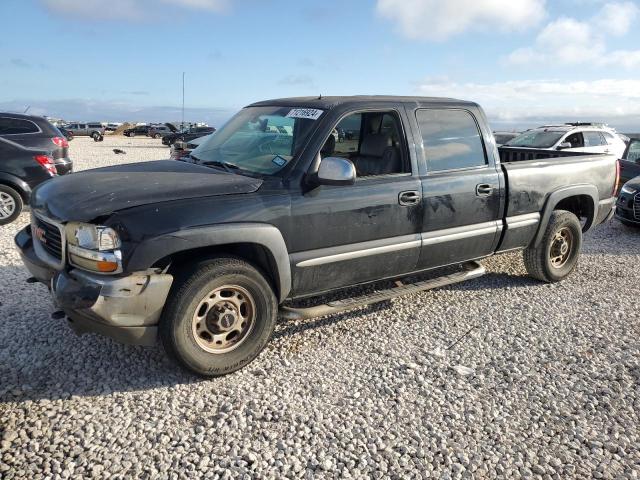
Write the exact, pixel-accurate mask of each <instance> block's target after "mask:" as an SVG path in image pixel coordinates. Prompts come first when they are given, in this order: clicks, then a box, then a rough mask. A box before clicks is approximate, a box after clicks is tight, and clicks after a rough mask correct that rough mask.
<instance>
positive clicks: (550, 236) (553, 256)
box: [523, 210, 582, 283]
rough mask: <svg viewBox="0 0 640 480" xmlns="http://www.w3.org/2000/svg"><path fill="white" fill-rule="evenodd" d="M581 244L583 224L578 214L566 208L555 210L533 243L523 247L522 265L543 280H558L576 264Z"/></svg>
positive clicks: (535, 276)
mask: <svg viewBox="0 0 640 480" xmlns="http://www.w3.org/2000/svg"><path fill="white" fill-rule="evenodd" d="M581 247H582V227H581V225H580V221H579V220H578V217H576V216H575V215H574V214H573V213H571V212H567V211H566V210H556V211H554V212H553V213H552V214H551V217H550V218H549V223H548V225H547V228H546V230H545V232H544V235H543V237H542V241H541V242H540V244H539V245H538V246H536V247H529V248H527V249H525V251H524V255H523V256H524V265H525V267H526V269H527V272H528V273H529V275H530V276H531V277H533V278H536V279H538V280H542V281H543V282H549V283H551V282H559V281H560V280H563V279H565V278H566V277H568V276H569V275H570V274H571V272H573V270H574V269H575V267H576V265H577V264H578V257H579V256H580V248H581Z"/></svg>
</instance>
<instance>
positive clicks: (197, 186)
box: [31, 160, 262, 222]
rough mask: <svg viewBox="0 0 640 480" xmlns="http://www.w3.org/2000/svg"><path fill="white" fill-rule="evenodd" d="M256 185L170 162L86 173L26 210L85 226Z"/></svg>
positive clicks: (63, 181) (53, 184) (54, 187)
mask: <svg viewBox="0 0 640 480" xmlns="http://www.w3.org/2000/svg"><path fill="white" fill-rule="evenodd" d="M261 185H262V180H260V179H256V178H252V177H245V176H242V175H236V174H233V173H226V172H223V171H220V170H216V169H213V168H208V167H204V166H202V165H195V164H192V163H185V162H178V161H173V160H160V161H153V162H141V163H131V164H128V165H118V166H114V167H106V168H98V169H95V170H87V171H84V172H80V173H74V174H72V175H65V176H64V177H57V178H54V179H52V180H49V181H47V182H45V183H43V184H42V185H40V186H39V187H38V188H36V189H35V190H34V192H33V194H32V196H31V208H32V209H33V210H36V211H39V212H41V213H43V214H44V215H46V216H48V217H51V218H55V219H58V220H61V221H63V222H66V221H77V222H89V221H91V220H93V219H95V218H97V217H101V216H103V215H109V214H111V213H113V212H116V211H118V210H123V209H126V208H132V207H136V206H140V205H149V204H152V203H158V202H167V201H172V200H183V199H188V198H198V197H208V196H214V195H232V194H240V193H251V192H255V191H256V190H258V188H260V186H261Z"/></svg>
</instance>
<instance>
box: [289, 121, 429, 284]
mask: <svg viewBox="0 0 640 480" xmlns="http://www.w3.org/2000/svg"><path fill="white" fill-rule="evenodd" d="M343 131H345V132H350V133H349V135H346V136H345V135H337V134H335V132H343ZM320 155H321V157H323V158H326V157H328V156H333V157H336V156H339V157H343V158H347V159H349V160H350V161H352V162H353V163H354V165H355V167H356V172H357V179H356V182H355V184H354V185H348V186H327V185H323V186H320V187H316V188H314V189H313V190H311V191H308V192H306V193H304V194H300V195H294V197H293V198H292V199H291V215H292V233H291V241H290V245H289V248H290V252H291V268H292V277H293V290H292V294H293V295H294V296H302V295H308V294H312V293H320V292H322V291H325V290H332V289H335V288H339V287H343V286H347V285H354V284H358V283H364V282H368V281H373V280H377V279H382V278H387V277H394V276H398V275H402V274H404V273H408V272H411V271H413V270H414V269H415V266H416V263H417V261H418V257H419V254H420V245H421V241H420V231H421V227H422V204H421V198H420V192H421V187H420V179H419V178H418V176H417V175H414V174H413V173H414V172H412V167H411V162H410V159H409V150H408V146H407V142H406V138H405V135H404V129H403V124H402V120H401V113H400V112H399V111H396V110H388V111H368V112H362V113H353V114H350V115H347V116H345V117H343V118H342V120H341V121H340V122H339V123H338V124H337V125H335V126H334V128H332V129H331V130H330V131H329V132H327V141H326V142H325V146H324V147H323V148H322V151H321V152H320Z"/></svg>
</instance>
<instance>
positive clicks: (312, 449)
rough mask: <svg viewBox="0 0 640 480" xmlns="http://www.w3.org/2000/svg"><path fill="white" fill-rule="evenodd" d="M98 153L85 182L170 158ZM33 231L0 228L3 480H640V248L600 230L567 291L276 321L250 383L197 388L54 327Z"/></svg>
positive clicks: (81, 155)
mask: <svg viewBox="0 0 640 480" xmlns="http://www.w3.org/2000/svg"><path fill="white" fill-rule="evenodd" d="M85 140H86V139H76V140H74V141H73V142H72V144H71V145H72V147H71V152H72V155H73V157H74V158H75V159H76V165H77V166H78V167H79V168H88V167H90V166H97V165H102V164H113V163H116V162H123V161H133V160H139V159H142V158H143V157H144V158H163V157H166V155H167V152H168V150H167V149H166V148H163V147H158V146H157V145H158V142H159V141H153V140H146V139H139V138H136V139H132V140H122V139H120V140H118V139H113V138H109V137H107V138H105V141H104V142H103V143H101V144H94V143H93V142H92V141H85ZM113 146H118V148H123V149H124V150H126V151H127V155H118V156H116V155H114V154H112V153H110V148H112V147H113ZM26 222H27V217H26V216H25V215H23V216H22V218H21V219H20V221H18V222H16V223H14V224H13V225H11V226H9V227H0V228H1V230H0V302H1V305H0V319H2V322H0V427H1V429H2V433H0V437H1V438H0V441H1V443H0V477H1V478H5V479H11V478H20V479H22V478H30V479H37V478H45V477H46V478H53V477H57V478H70V477H75V478H87V477H93V478H107V477H110V478H111V477H113V478H124V477H133V478H140V477H153V478H195V477H198V476H200V477H205V478H231V477H234V478H235V477H243V476H244V477H245V478H255V477H268V478H276V477H296V478H297V477H305V478H316V477H317V478H348V477H350V476H351V477H355V478H362V477H374V478H382V477H385V478H386V477H394V478H408V477H422V478H427V477H437V478H470V477H473V478H516V477H530V478H545V479H548V478H556V479H560V478H562V479H565V478H576V477H578V478H585V477H589V478H590V477H593V478H632V479H634V478H639V477H640V449H639V445H640V340H639V338H640V335H639V334H640V319H639V315H638V311H639V301H638V288H639V286H640V231H633V230H630V229H627V228H625V227H623V226H621V225H620V224H619V223H617V222H615V221H614V222H611V223H609V224H607V225H606V226H601V227H598V228H597V229H596V230H595V231H593V232H592V233H591V234H589V235H588V236H587V238H586V241H585V244H584V252H583V255H582V257H581V260H580V264H579V268H578V269H577V271H576V272H575V274H574V275H573V276H572V277H571V278H570V279H568V280H566V281H564V282H562V283H560V284H555V285H543V284H540V283H537V282H535V281H532V280H530V279H529V278H528V277H526V276H525V271H524V267H523V266H522V262H521V260H520V256H519V255H518V254H509V255H505V256H501V257H496V258H493V259H489V260H487V261H485V262H484V264H485V265H486V266H487V268H488V271H489V273H488V274H487V275H486V276H484V277H482V278H480V279H477V280H473V281H470V282H468V283H465V284H460V285H456V286H452V287H447V288H441V289H438V290H435V291H431V292H424V293H421V294H417V295H413V296H409V297H405V298H400V299H397V300H394V301H392V302H388V303H385V304H382V305H377V306H372V307H367V308H364V309H360V310H357V311H354V312H350V313H346V314H342V315H335V316H331V317H325V318H321V319H317V320H311V321H306V322H281V323H280V325H279V326H278V328H277V330H276V334H275V339H274V340H273V342H272V343H271V344H270V345H269V346H268V347H267V349H266V350H265V352H264V353H263V354H262V355H261V356H260V357H259V358H258V359H257V360H256V361H255V362H254V363H252V364H251V365H250V366H249V367H248V368H246V369H244V370H243V371H241V372H238V373H236V374H233V375H231V376H227V377H224V378H221V379H215V380H211V381H201V380H198V379H195V378H193V377H191V376H189V375H188V374H185V373H183V372H182V371H181V370H179V369H177V368H176V367H174V366H173V365H172V364H170V363H169V362H168V361H167V360H166V359H165V356H164V354H163V352H162V350H161V348H159V347H157V348H143V347H131V346H123V345H119V344H116V343H115V342H112V341H111V340H108V339H106V338H102V337H97V336H83V337H76V336H75V335H74V334H73V333H72V332H71V331H70V330H69V329H68V328H67V327H66V326H65V325H64V324H63V321H61V320H53V319H51V318H50V313H51V311H52V304H51V302H50V300H49V297H48V295H47V291H46V288H45V287H44V286H42V285H32V284H27V283H25V282H24V280H25V279H26V278H27V276H28V275H27V273H26V271H25V270H24V269H23V267H22V266H21V264H20V261H19V258H18V255H17V253H16V251H15V250H14V248H13V244H12V238H13V235H14V234H15V233H16V232H17V231H18V229H19V228H21V227H22V226H23V225H25V224H26ZM465 334H466V335H465ZM460 337H463V338H462V340H460V341H459V342H458V343H456V344H455V345H454V346H453V347H451V348H448V347H449V346H450V345H452V344H453V343H454V342H455V341H456V340H458V339H459V338H460Z"/></svg>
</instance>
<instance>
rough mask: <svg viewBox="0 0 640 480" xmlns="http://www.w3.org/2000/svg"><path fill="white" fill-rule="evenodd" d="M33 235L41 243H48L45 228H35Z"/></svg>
mask: <svg viewBox="0 0 640 480" xmlns="http://www.w3.org/2000/svg"><path fill="white" fill-rule="evenodd" d="M33 234H34V235H35V236H36V238H37V239H38V240H39V241H40V243H47V232H45V231H44V228H41V227H35V228H34V229H33Z"/></svg>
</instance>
